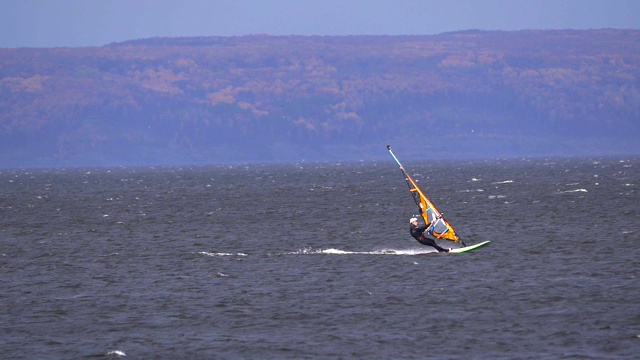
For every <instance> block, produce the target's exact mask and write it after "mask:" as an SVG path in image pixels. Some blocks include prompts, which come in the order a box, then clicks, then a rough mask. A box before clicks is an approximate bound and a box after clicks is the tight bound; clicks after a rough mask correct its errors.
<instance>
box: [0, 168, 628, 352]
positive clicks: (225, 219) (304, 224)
mask: <svg viewBox="0 0 640 360" xmlns="http://www.w3.org/2000/svg"><path fill="white" fill-rule="evenodd" d="M390 160H391V161H389V162H386V161H380V162H345V163H300V164H280V165H260V164H248V165H231V166H230V165H224V166H183V167H146V168H136V167H113V168H66V169H63V168H56V169H2V170H0V274H1V275H2V276H1V278H0V284H1V285H0V287H1V291H0V304H1V305H2V306H1V307H0V354H1V356H2V358H3V359H635V358H637V357H638V356H639V354H640V158H637V157H610V158H553V159H511V160H474V161H453V160H452V161H445V162H437V163H429V162H425V161H405V162H406V163H404V164H403V165H405V168H406V170H407V171H408V172H409V173H410V174H412V175H413V177H414V178H415V179H416V180H417V181H418V183H419V184H420V186H421V187H422V188H423V190H424V191H425V193H426V194H427V196H429V197H430V198H431V200H432V201H433V202H434V203H435V205H436V206H437V207H438V208H439V210H440V211H442V212H443V213H444V215H445V217H446V218H447V219H448V220H449V221H450V222H451V223H452V224H453V226H454V227H455V229H456V231H457V232H458V234H459V235H460V236H461V237H462V239H463V240H464V241H465V243H467V244H468V245H471V244H476V243H479V242H482V241H486V240H490V241H491V243H490V244H489V245H487V246H484V247H481V248H479V249H476V250H474V251H471V252H467V253H463V254H445V253H437V252H436V251H435V249H433V248H430V247H426V246H422V245H420V244H418V243H417V242H416V241H415V240H413V239H412V238H411V236H410V234H409V218H410V217H412V216H414V215H416V213H417V210H416V206H415V204H414V202H413V198H412V197H411V195H410V193H409V191H408V187H407V185H406V183H405V181H404V177H403V176H402V173H401V172H400V170H399V169H398V166H397V165H396V164H395V162H393V161H392V159H390ZM440 244H441V245H442V246H444V247H457V246H458V244H456V243H453V242H447V241H441V242H440Z"/></svg>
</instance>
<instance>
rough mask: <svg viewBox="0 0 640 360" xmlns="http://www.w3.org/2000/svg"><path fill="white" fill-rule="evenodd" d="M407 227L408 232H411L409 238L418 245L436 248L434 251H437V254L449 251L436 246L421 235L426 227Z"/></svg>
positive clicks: (433, 241) (431, 240)
mask: <svg viewBox="0 0 640 360" xmlns="http://www.w3.org/2000/svg"><path fill="white" fill-rule="evenodd" d="M409 226H410V228H409V232H411V236H413V237H414V238H415V239H416V240H418V242H419V243H420V244H422V245H428V246H433V247H434V248H436V250H438V252H449V250H447V249H445V248H442V247H440V246H438V244H436V241H435V240H433V239H431V238H428V237H426V236H424V235H423V234H422V233H423V232H424V231H425V230H427V228H428V226H426V225H423V226H413V224H412V225H409Z"/></svg>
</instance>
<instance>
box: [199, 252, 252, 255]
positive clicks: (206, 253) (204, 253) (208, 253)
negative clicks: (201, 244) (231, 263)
mask: <svg viewBox="0 0 640 360" xmlns="http://www.w3.org/2000/svg"><path fill="white" fill-rule="evenodd" d="M198 254H201V255H206V256H247V254H243V253H237V254H232V253H210V252H206V251H200V252H199V253H198Z"/></svg>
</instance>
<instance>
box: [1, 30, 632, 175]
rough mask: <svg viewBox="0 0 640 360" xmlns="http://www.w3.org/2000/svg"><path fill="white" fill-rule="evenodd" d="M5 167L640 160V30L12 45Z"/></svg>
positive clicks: (5, 96)
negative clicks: (398, 154)
mask: <svg viewBox="0 0 640 360" xmlns="http://www.w3.org/2000/svg"><path fill="white" fill-rule="evenodd" d="M0 95H1V96H0V167H12V166H67V165H134V164H135V165H152V164H176V163H234V162H274V161H276V162H277V161H286V162H290V161H316V160H320V161H324V160H327V161H346V160H359V159H365V160H368V159H379V158H385V157H387V156H388V154H386V149H385V145H387V144H388V143H389V144H392V145H395V147H396V148H398V149H400V148H402V150H401V151H402V153H403V154H405V155H404V156H405V157H413V156H415V157H416V158H423V159H427V158H429V159H433V158H437V159H440V158H469V157H500V158H505V157H521V156H555V155H570V156H575V155H610V154H640V140H638V139H639V138H640V30H614V29H603V30H584V31H582V30H581V31H574V30H562V31H516V32H502V31H490V32H485V31H464V32H456V33H445V34H440V35H434V36H267V35H253V36H240V37H188V38H151V39H143V40H135V41H128V42H123V43H114V44H109V45H106V46H102V47H84V48H42V49H40V48H38V49H35V48H15V49H13V48H12V49H6V48H5V49H0Z"/></svg>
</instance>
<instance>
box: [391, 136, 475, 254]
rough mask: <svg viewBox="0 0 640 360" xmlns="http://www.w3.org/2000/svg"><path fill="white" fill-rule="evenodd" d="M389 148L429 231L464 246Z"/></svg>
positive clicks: (436, 236) (434, 235)
mask: <svg viewBox="0 0 640 360" xmlns="http://www.w3.org/2000/svg"><path fill="white" fill-rule="evenodd" d="M387 149H388V150H389V153H391V156H393V158H394V159H395V161H396V162H397V163H398V166H400V170H401V171H402V174H403V175H404V178H405V180H406V182H407V185H408V186H409V191H410V192H411V195H412V196H413V200H414V201H415V203H416V205H417V206H418V210H419V211H420V216H422V219H423V220H424V223H425V224H428V225H429V227H428V228H427V230H426V231H427V232H428V233H429V234H430V235H432V236H433V237H435V238H436V239H445V240H450V241H455V242H458V243H461V244H462V245H463V246H464V242H463V241H462V240H461V239H460V237H459V236H458V234H456V231H455V230H454V229H453V226H451V224H450V223H449V222H448V221H447V220H445V218H444V217H443V216H442V213H441V212H440V211H438V209H437V208H436V207H435V205H433V203H432V202H431V201H430V200H429V198H428V197H427V196H426V195H425V194H424V192H423V191H422V189H420V187H419V186H418V184H417V183H416V182H415V180H413V178H412V177H411V176H410V175H409V174H407V172H406V171H404V168H403V167H402V164H401V163H400V160H398V158H397V157H396V155H395V154H394V153H393V151H392V150H391V146H389V145H387Z"/></svg>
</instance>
